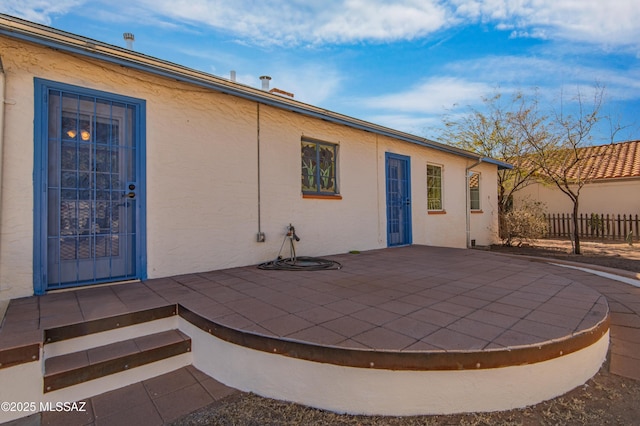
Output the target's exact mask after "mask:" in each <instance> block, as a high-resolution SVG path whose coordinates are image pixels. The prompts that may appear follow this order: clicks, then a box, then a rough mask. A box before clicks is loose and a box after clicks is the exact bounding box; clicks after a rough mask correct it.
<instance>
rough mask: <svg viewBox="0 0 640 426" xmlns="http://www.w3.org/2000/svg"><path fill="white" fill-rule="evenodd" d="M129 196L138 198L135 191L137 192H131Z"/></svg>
mask: <svg viewBox="0 0 640 426" xmlns="http://www.w3.org/2000/svg"><path fill="white" fill-rule="evenodd" d="M127 197H129V198H136V193H135V192H129V193H128V194H127Z"/></svg>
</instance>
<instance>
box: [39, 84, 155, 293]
mask: <svg viewBox="0 0 640 426" xmlns="http://www.w3.org/2000/svg"><path fill="white" fill-rule="evenodd" d="M36 101H37V103H36V105H37V106H40V108H41V109H40V111H39V112H38V111H37V112H36V120H37V121H36V197H35V204H36V210H35V212H36V219H35V225H36V244H35V256H34V258H35V259H34V260H35V262H34V268H36V269H37V270H36V273H35V274H34V281H35V282H34V285H35V290H36V293H43V292H45V291H47V290H52V289H57V288H64V287H74V286H82V285H89V284H94V283H103V282H110V281H121V280H128V279H135V278H143V277H142V274H143V273H144V265H143V259H144V238H143V237H144V203H143V197H144V187H143V185H144V181H143V179H144V174H143V165H144V164H143V162H142V161H141V160H142V158H141V155H143V150H142V149H141V145H142V137H143V131H142V130H143V127H142V125H143V120H144V116H143V113H144V102H143V101H140V100H134V99H129V98H123V97H121V96H116V95H111V94H106V93H103V92H95V91H89V90H85V89H81V88H76V87H72V86H67V85H60V84H55V83H52V82H46V81H42V80H36Z"/></svg>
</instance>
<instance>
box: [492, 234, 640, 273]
mask: <svg viewBox="0 0 640 426" xmlns="http://www.w3.org/2000/svg"><path fill="white" fill-rule="evenodd" d="M580 248H581V249H582V254H581V255H576V254H572V248H571V243H570V242H569V241H568V240H556V239H549V240H533V241H530V242H529V243H526V244H523V245H522V246H521V247H504V246H497V245H496V246H492V247H491V251H496V252H498V253H509V254H522V255H528V256H540V257H552V258H555V259H563V260H569V261H572V262H580V263H589V264H592V265H600V266H607V267H610V268H617V269H624V270H627V271H632V272H636V273H640V242H636V243H634V245H629V244H627V243H625V242H612V241H602V240H600V241H591V240H587V241H581V243H580Z"/></svg>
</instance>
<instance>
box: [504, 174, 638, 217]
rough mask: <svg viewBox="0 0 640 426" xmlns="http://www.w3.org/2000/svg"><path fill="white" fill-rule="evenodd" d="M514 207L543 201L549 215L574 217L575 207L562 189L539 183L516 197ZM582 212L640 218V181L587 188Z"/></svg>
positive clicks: (601, 184) (605, 182)
mask: <svg viewBox="0 0 640 426" xmlns="http://www.w3.org/2000/svg"><path fill="white" fill-rule="evenodd" d="M513 198H514V204H515V205H516V206H517V205H521V204H522V203H523V201H525V200H530V201H540V202H542V203H544V205H545V211H546V212H548V213H571V212H572V211H573V203H572V202H571V200H570V199H569V197H568V196H567V195H566V194H564V193H563V192H561V191H560V190H559V189H557V188H555V187H553V186H549V185H541V184H539V183H535V184H532V185H529V186H527V187H526V188H524V189H522V190H521V191H518V192H516V194H514V197H513ZM578 206H579V212H580V213H585V214H590V213H598V214H616V215H617V214H620V215H622V214H625V215H629V214H634V215H635V214H640V179H633V180H609V181H599V182H594V183H590V184H588V185H585V186H584V187H583V188H582V190H581V192H580V198H579V205H578Z"/></svg>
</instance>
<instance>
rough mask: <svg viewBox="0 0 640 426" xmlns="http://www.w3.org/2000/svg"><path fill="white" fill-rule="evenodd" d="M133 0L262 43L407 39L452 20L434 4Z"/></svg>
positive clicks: (406, 0) (424, 0) (420, 0)
mask: <svg viewBox="0 0 640 426" xmlns="http://www.w3.org/2000/svg"><path fill="white" fill-rule="evenodd" d="M132 1H133V0H132ZM137 1H138V3H139V4H141V5H143V4H144V5H146V8H147V9H148V10H153V11H155V12H156V13H158V14H160V15H164V16H166V17H167V18H172V19H176V20H181V21H186V22H189V23H192V24H194V25H202V24H204V25H208V26H211V27H215V28H220V29H224V30H225V31H230V32H232V33H235V34H236V35H238V36H239V37H242V38H249V39H252V40H253V41H254V42H255V43H258V44H266V45H269V44H274V45H307V44H311V45H313V44H322V43H354V42H361V41H379V42H386V41H394V40H409V39H414V38H417V37H422V36H425V35H427V34H430V33H432V32H434V31H437V30H439V29H442V28H445V27H447V26H450V25H451V23H452V22H454V21H455V17H453V16H451V14H450V13H449V9H448V8H447V7H445V6H444V5H442V2H440V1H437V0H402V1H395V2H393V3H389V2H387V1H384V0H327V1H323V2H307V1H303V0H273V1H269V2H267V1H265V2H255V1H250V0H236V1H234V2H229V1H225V0H137Z"/></svg>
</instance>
